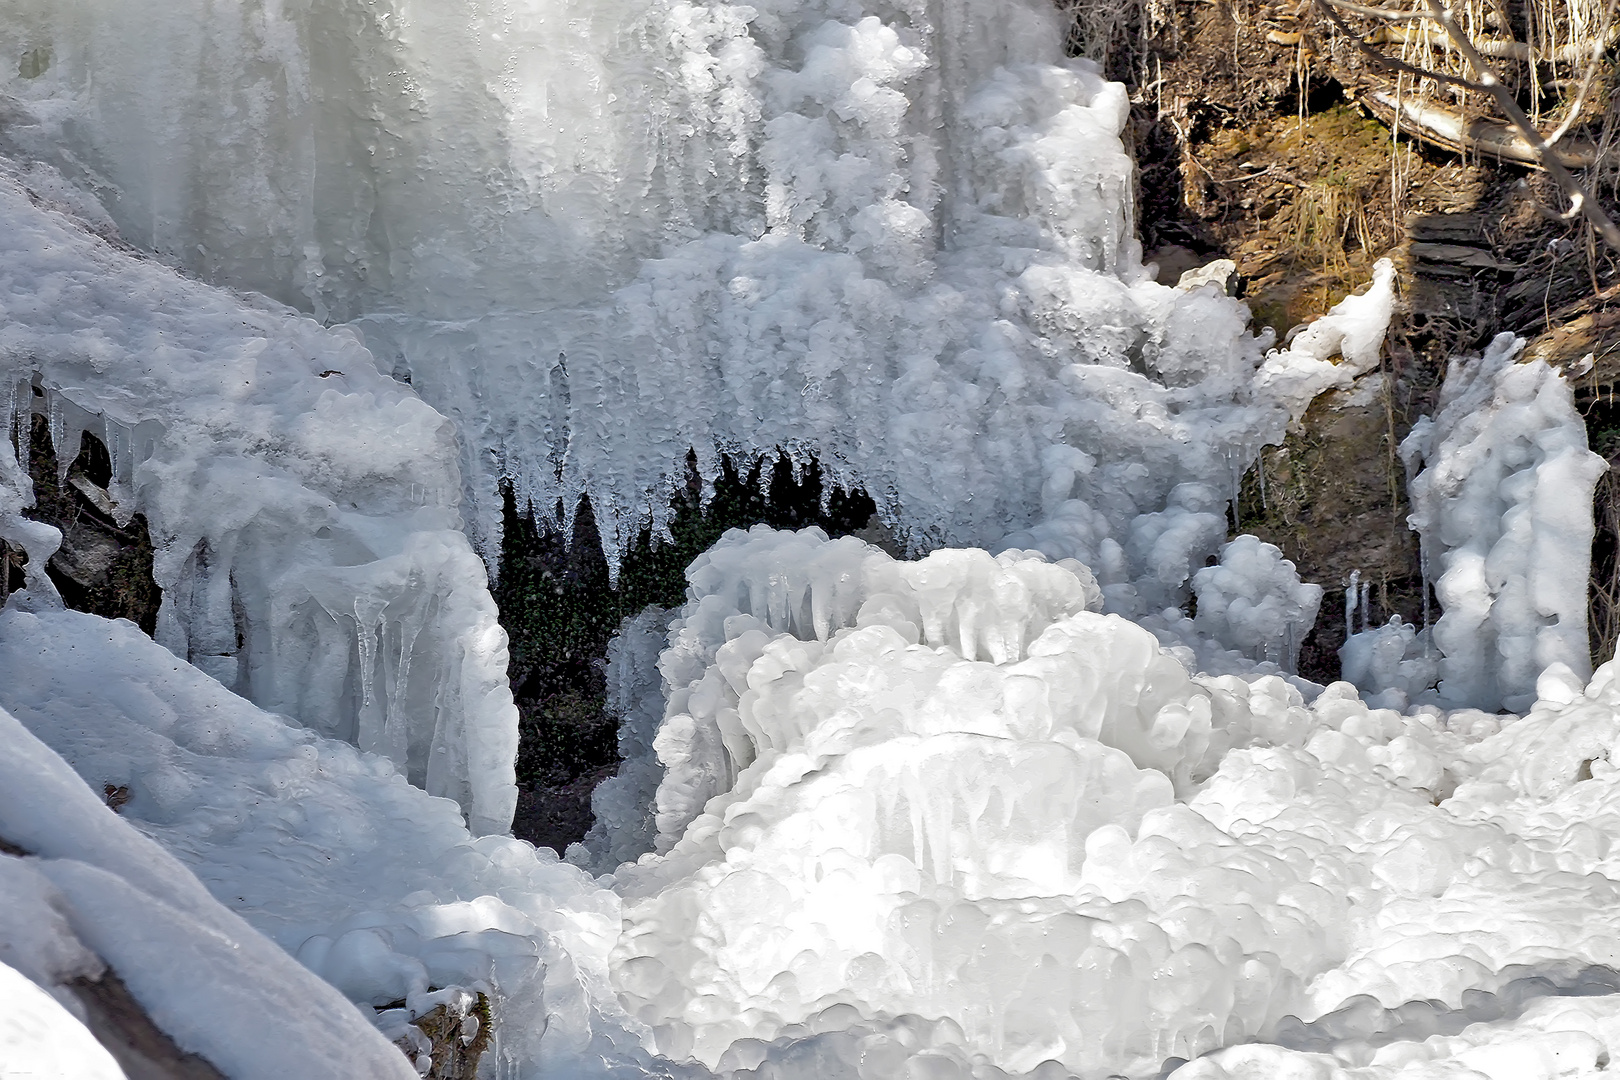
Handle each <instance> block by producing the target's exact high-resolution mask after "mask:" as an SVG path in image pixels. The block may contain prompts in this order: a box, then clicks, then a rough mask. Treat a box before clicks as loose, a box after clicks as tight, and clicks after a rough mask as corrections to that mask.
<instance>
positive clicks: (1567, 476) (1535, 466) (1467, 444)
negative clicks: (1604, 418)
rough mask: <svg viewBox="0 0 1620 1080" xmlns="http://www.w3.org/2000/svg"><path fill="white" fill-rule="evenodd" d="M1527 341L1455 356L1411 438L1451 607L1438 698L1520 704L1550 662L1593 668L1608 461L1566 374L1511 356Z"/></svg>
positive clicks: (1415, 483)
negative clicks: (1590, 608)
mask: <svg viewBox="0 0 1620 1080" xmlns="http://www.w3.org/2000/svg"><path fill="white" fill-rule="evenodd" d="M1522 347H1523V342H1521V341H1519V340H1517V339H1515V338H1514V337H1513V336H1512V335H1510V334H1504V335H1502V336H1500V337H1498V338H1497V339H1496V340H1495V341H1494V342H1493V343H1492V344H1491V347H1490V348H1489V349H1488V350H1487V351H1486V352H1485V354H1484V355H1483V356H1482V357H1479V358H1478V359H1475V360H1471V361H1460V362H1456V363H1454V364H1453V365H1452V368H1451V371H1450V372H1449V373H1448V375H1447V378H1446V382H1445V385H1444V386H1443V387H1442V390H1441V398H1440V405H1439V408H1438V410H1437V411H1436V413H1435V415H1434V416H1433V417H1425V418H1424V419H1422V420H1420V421H1418V423H1417V425H1416V426H1415V427H1414V428H1413V429H1412V433H1411V434H1410V435H1409V436H1407V438H1406V440H1405V441H1404V442H1403V443H1402V444H1401V455H1402V457H1403V458H1404V460H1405V462H1406V468H1407V473H1408V475H1409V476H1411V477H1412V479H1411V482H1410V493H1411V502H1412V513H1411V519H1410V520H1411V524H1412V526H1413V528H1415V529H1416V530H1417V531H1418V532H1419V534H1420V535H1421V536H1422V542H1423V559H1424V563H1425V566H1426V569H1427V576H1428V577H1429V578H1432V580H1433V581H1434V589H1435V594H1436V595H1437V596H1438V597H1439V600H1440V606H1441V608H1442V611H1443V613H1442V614H1441V616H1440V618H1439V620H1438V621H1437V622H1436V623H1435V625H1434V627H1433V642H1434V646H1435V647H1436V649H1437V650H1438V653H1439V660H1438V664H1439V695H1440V699H1441V700H1442V701H1444V702H1446V703H1449V704H1454V705H1468V706H1475V707H1480V708H1496V707H1498V706H1504V707H1506V708H1508V709H1511V710H1514V711H1520V712H1522V711H1523V710H1525V709H1527V708H1529V706H1530V704H1531V703H1532V702H1533V701H1534V700H1535V686H1536V679H1537V677H1538V676H1539V675H1540V674H1541V673H1542V672H1543V671H1545V670H1547V669H1548V668H1549V667H1551V666H1552V665H1554V664H1563V665H1566V666H1567V667H1568V668H1569V669H1570V670H1572V671H1574V672H1576V673H1577V674H1579V675H1581V676H1583V677H1584V676H1585V675H1586V674H1587V673H1589V672H1590V671H1591V663H1590V660H1589V658H1588V657H1589V654H1588V651H1587V649H1588V642H1587V630H1586V605H1587V578H1588V577H1589V575H1590V563H1591V550H1592V531H1593V525H1592V510H1591V507H1592V491H1593V488H1594V486H1595V485H1596V483H1597V479H1598V477H1599V476H1601V475H1602V473H1603V471H1604V469H1605V468H1606V464H1605V462H1604V460H1603V459H1602V458H1601V457H1599V456H1598V455H1596V454H1594V453H1592V452H1591V451H1590V450H1588V449H1587V445H1586V424H1585V421H1584V420H1583V419H1582V417H1581V415H1580V413H1579V412H1577V411H1576V409H1575V405H1574V401H1573V400H1572V396H1571V393H1570V389H1569V386H1568V384H1567V383H1566V382H1565V381H1564V378H1563V376H1562V375H1561V374H1559V373H1558V372H1557V371H1556V370H1554V369H1553V368H1551V367H1549V366H1547V365H1546V364H1545V363H1543V362H1533V363H1529V364H1520V363H1515V360H1516V359H1517V356H1518V352H1519V350H1520V349H1521V348H1522Z"/></svg>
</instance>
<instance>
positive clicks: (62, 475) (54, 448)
mask: <svg viewBox="0 0 1620 1080" xmlns="http://www.w3.org/2000/svg"><path fill="white" fill-rule="evenodd" d="M45 432H46V434H48V435H49V436H50V439H51V452H52V453H53V454H55V455H56V479H57V482H58V483H66V482H67V474H68V469H69V468H70V467H71V466H72V465H73V461H72V459H71V458H69V457H68V456H67V453H66V452H65V450H64V449H63V443H64V442H65V441H66V435H67V417H66V416H65V415H64V414H63V409H62V395H61V394H59V393H57V392H56V391H55V390H51V389H48V388H47V389H46V391H45ZM75 456H76V455H75Z"/></svg>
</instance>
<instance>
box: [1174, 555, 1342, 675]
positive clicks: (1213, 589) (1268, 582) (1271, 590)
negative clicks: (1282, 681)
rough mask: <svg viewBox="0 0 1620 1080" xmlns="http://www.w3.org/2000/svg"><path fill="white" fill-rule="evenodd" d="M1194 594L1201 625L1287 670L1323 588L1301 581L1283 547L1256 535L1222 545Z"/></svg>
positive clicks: (1197, 581) (1312, 620)
mask: <svg viewBox="0 0 1620 1080" xmlns="http://www.w3.org/2000/svg"><path fill="white" fill-rule="evenodd" d="M1193 593H1194V594H1195V595H1196V596H1197V597H1198V614H1197V615H1196V616H1195V617H1194V618H1193V623H1194V625H1195V626H1196V627H1197V629H1198V630H1200V631H1201V632H1203V633H1205V634H1208V635H1209V636H1210V637H1212V638H1214V639H1215V640H1217V641H1219V642H1222V643H1223V644H1225V645H1227V646H1229V647H1231V648H1234V649H1237V650H1239V651H1241V652H1243V653H1244V654H1245V655H1247V656H1252V657H1253V658H1254V659H1256V660H1269V661H1271V662H1273V663H1276V664H1279V665H1280V666H1282V667H1283V668H1284V669H1285V670H1288V671H1293V670H1294V669H1295V668H1296V667H1297V666H1298V664H1299V646H1300V643H1301V642H1303V641H1304V640H1305V635H1306V634H1308V633H1310V632H1311V627H1312V626H1314V625H1315V624H1316V613H1317V610H1318V609H1319V608H1320V607H1321V606H1322V587H1321V586H1320V585H1307V584H1305V583H1303V582H1301V581H1300V580H1299V574H1298V573H1297V572H1296V571H1295V570H1294V564H1293V563H1291V562H1289V561H1288V560H1287V559H1285V558H1283V553H1282V551H1281V549H1279V548H1278V547H1277V546H1276V545H1274V544H1267V543H1264V542H1262V541H1261V540H1259V539H1257V538H1255V537H1253V536H1239V537H1237V538H1236V539H1234V540H1232V542H1231V543H1229V544H1227V545H1226V546H1224V547H1223V548H1221V556H1220V561H1219V562H1217V563H1216V564H1215V565H1214V566H1206V567H1204V568H1203V569H1202V570H1200V571H1198V572H1197V573H1196V574H1194V575H1193Z"/></svg>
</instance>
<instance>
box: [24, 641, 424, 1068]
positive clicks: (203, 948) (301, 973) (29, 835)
mask: <svg viewBox="0 0 1620 1080" xmlns="http://www.w3.org/2000/svg"><path fill="white" fill-rule="evenodd" d="M13 617H14V616H13ZM85 618H88V617H85ZM153 648H154V650H155V646H154V647H153ZM0 747H3V752H0V838H4V840H5V841H6V843H7V844H8V845H9V846H10V850H11V851H16V850H19V849H20V850H21V851H23V852H26V853H27V854H28V855H29V856H31V857H30V858H19V857H17V856H16V855H14V854H10V853H5V852H0V898H4V901H5V902H4V903H0V984H4V983H6V982H7V981H9V980H15V979H19V978H26V979H28V980H30V981H31V983H32V985H35V986H38V987H39V989H41V990H43V991H45V992H46V993H49V992H50V991H52V990H53V989H55V988H56V987H57V986H58V985H59V984H60V983H61V982H64V981H67V980H69V979H72V978H74V977H76V976H84V975H99V974H100V973H101V972H102V970H103V965H104V964H105V965H107V966H110V967H111V968H112V969H113V970H114V971H115V972H116V973H117V974H118V976H119V978H120V979H121V980H122V981H123V982H124V983H125V984H126V985H127V986H128V987H129V989H130V991H131V992H132V993H133V994H134V996H135V998H136V999H137V1000H138V1001H139V1002H140V1004H141V1006H142V1007H143V1008H144V1009H145V1010H146V1012H147V1014H148V1015H149V1016H151V1018H152V1019H153V1021H154V1022H155V1023H156V1024H157V1025H158V1026H159V1027H160V1028H162V1029H163V1030H164V1031H165V1032H166V1033H167V1034H168V1035H169V1036H170V1037H171V1038H173V1039H174V1041H175V1042H176V1044H177V1045H178V1046H179V1047H180V1048H181V1049H183V1050H186V1051H190V1052H192V1053H196V1054H199V1055H201V1056H202V1057H204V1058H206V1059H207V1060H208V1061H210V1062H211V1063H212V1064H214V1065H215V1066H216V1067H217V1068H219V1069H220V1071H221V1072H222V1073H223V1074H224V1075H226V1076H228V1077H230V1080H261V1078H262V1080H271V1078H274V1077H284V1076H287V1075H289V1074H293V1075H300V1076H327V1075H334V1074H336V1075H342V1076H349V1077H356V1078H376V1080H384V1078H387V1080H409V1078H411V1077H413V1076H415V1075H416V1070H415V1069H413V1068H412V1067H411V1066H410V1064H409V1063H408V1062H407V1061H406V1060H405V1058H404V1057H403V1056H402V1055H401V1054H400V1053H399V1051H398V1050H396V1049H395V1048H394V1047H393V1046H391V1045H389V1043H388V1041H387V1040H386V1039H384V1038H383V1037H382V1036H381V1035H380V1034H379V1033H378V1032H377V1029H376V1028H375V1027H373V1026H372V1024H371V1023H370V1021H369V1020H368V1019H367V1018H366V1017H364V1016H362V1015H361V1014H360V1012H359V1011H358V1010H357V1009H355V1007H354V1006H353V1005H351V1004H350V1003H349V1002H348V1001H346V1000H345V999H344V998H343V996H342V995H340V994H339V993H338V992H337V991H336V990H334V989H333V988H332V987H331V986H329V985H328V984H327V983H325V982H323V981H322V980H321V979H319V978H317V977H316V976H315V975H313V974H312V973H310V972H309V971H308V970H306V969H305V968H304V967H303V966H302V965H300V964H299V963H298V962H297V961H295V960H294V959H293V958H292V957H290V956H288V955H287V954H286V953H285V952H283V951H282V950H281V949H279V948H277V947H276V945H275V944H274V943H272V942H271V941H270V940H269V939H268V938H266V937H264V936H263V935H262V934H260V933H259V932H258V931H256V930H255V929H253V928H252V927H251V926H249V925H248V924H247V923H246V922H245V921H243V920H242V918H241V917H239V916H238V915H236V914H234V913H232V912H230V911H228V910H226V908H225V907H224V906H223V905H221V904H220V902H219V901H218V900H216V899H215V898H214V897H213V896H210V895H209V893H208V891H207V890H206V889H205V888H204V887H203V885H202V883H201V882H199V881H198V880H197V878H196V876H195V875H194V874H192V872H191V871H190V870H189V869H187V868H186V867H185V866H184V865H182V864H181V863H180V861H178V860H177V859H176V858H175V857H174V856H173V855H172V854H170V853H169V852H167V851H165V850H164V849H163V848H162V847H160V846H159V845H158V844H157V843H155V842H153V841H152V840H150V839H148V838H147V837H145V836H142V835H141V834H140V833H139V832H137V831H136V830H135V829H134V828H133V827H131V826H130V825H129V824H128V823H127V822H125V821H122V820H120V819H119V817H118V816H117V815H116V814H114V813H113V811H112V810H110V809H108V807H107V805H106V804H105V803H104V802H103V801H102V800H101V798H100V797H98V796H97V795H95V794H94V793H92V792H91V790H90V789H89V788H88V787H87V786H86V785H85V783H84V781H83V780H81V779H80V778H79V777H78V776H77V775H75V774H74V772H73V770H72V769H71V768H70V767H69V766H68V765H67V763H66V762H64V761H63V760H62V759H61V758H60V757H59V756H57V755H56V754H55V753H53V752H52V751H51V749H50V748H49V747H47V746H46V745H45V744H44V743H42V742H41V741H40V740H39V739H38V738H36V737H35V736H34V735H33V734H31V733H30V732H29V731H28V730H27V729H26V728H24V727H23V725H21V724H20V723H18V721H17V720H16V719H15V718H13V717H12V716H11V714H10V713H8V712H7V711H6V710H5V709H4V708H0ZM19 970H20V974H19ZM26 994H27V991H26V990H23V991H22V994H21V995H13V994H6V995H5V1001H6V1012H7V1016H6V1019H5V1021H0V1051H3V1052H4V1053H5V1057H4V1058H3V1060H0V1066H3V1067H5V1068H6V1069H7V1071H8V1072H9V1071H10V1069H11V1067H13V1066H15V1067H17V1068H19V1069H20V1068H21V1067H22V1066H24V1065H27V1064H29V1063H30V1057H25V1056H20V1054H14V1053H13V1051H14V1050H17V1049H19V1048H18V1047H17V1045H16V1042H15V1041H13V1040H14V1036H13V1034H12V1033H11V1032H10V1031H8V1030H6V1029H7V1028H9V1027H10V1025H11V1024H13V1023H15V1022H16V1019H17V1018H16V1015H15V1012H14V1011H13V1010H14V1007H21V1008H24V1009H27V1008H29V1007H31V1006H34V1005H35V1003H38V1007H39V1015H40V1016H41V1018H42V1019H44V1020H47V1021H50V1022H54V1023H56V1024H58V1025H62V1020H63V1019H64V1017H62V1016H59V1015H55V1014H52V1013H50V1012H49V1011H48V1010H46V1009H44V1007H43V1003H42V1002H39V1001H38V997H34V998H33V999H32V1001H31V1000H30V998H29V997H28V996H24V995H26ZM47 1000H48V999H47ZM58 1000H62V999H61V998H59V999H58ZM67 1000H71V998H68V999H67ZM62 1026H65V1025H62ZM67 1031H68V1033H69V1037H77V1038H79V1039H80V1040H81V1041H82V1040H84V1039H88V1035H86V1034H82V1033H83V1029H82V1028H79V1029H78V1031H79V1032H80V1033H81V1034H79V1035H78V1036H72V1035H71V1032H72V1028H71V1027H69V1028H68V1029H67ZM66 1045H67V1046H71V1045H72V1043H71V1042H69V1043H67V1044H66ZM91 1045H94V1044H93V1043H92V1044H91ZM64 1048H65V1047H64ZM96 1049H99V1047H96ZM20 1050H21V1051H24V1052H29V1053H30V1056H33V1055H32V1052H30V1051H28V1047H27V1046H26V1044H24V1045H23V1046H22V1047H21V1048H20ZM101 1056H102V1057H104V1056H105V1053H104V1052H103V1054H102V1055H101ZM34 1060H35V1061H39V1060H41V1058H39V1057H35V1058H34ZM98 1061H99V1058H98V1056H97V1055H96V1054H95V1053H94V1051H92V1050H90V1049H89V1048H88V1047H87V1048H86V1053H85V1055H84V1056H83V1057H80V1058H78V1059H77V1060H73V1059H69V1061H68V1062H67V1063H66V1064H67V1065H68V1066H69V1067H70V1069H72V1068H82V1069H83V1072H81V1073H79V1075H83V1076H86V1077H91V1076H95V1077H98V1078H105V1077H116V1076H121V1075H122V1074H121V1073H120V1072H119V1071H118V1070H117V1067H116V1066H113V1067H112V1069H111V1071H110V1072H109V1071H108V1070H107V1068H106V1064H105V1063H103V1064H102V1065H101V1067H100V1071H99V1072H98V1071H96V1070H95V1069H93V1068H91V1066H92V1065H95V1064H96V1063H97V1062H98ZM18 1075H23V1074H21V1073H19V1074H18ZM49 1075H52V1076H67V1075H73V1073H72V1072H71V1071H68V1072H52V1073H50V1074H49Z"/></svg>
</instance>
